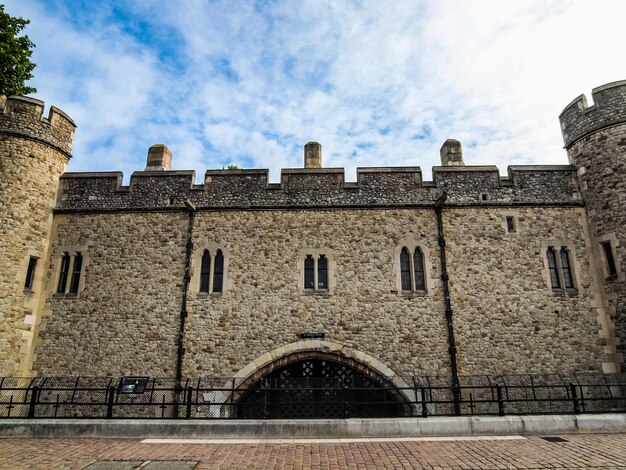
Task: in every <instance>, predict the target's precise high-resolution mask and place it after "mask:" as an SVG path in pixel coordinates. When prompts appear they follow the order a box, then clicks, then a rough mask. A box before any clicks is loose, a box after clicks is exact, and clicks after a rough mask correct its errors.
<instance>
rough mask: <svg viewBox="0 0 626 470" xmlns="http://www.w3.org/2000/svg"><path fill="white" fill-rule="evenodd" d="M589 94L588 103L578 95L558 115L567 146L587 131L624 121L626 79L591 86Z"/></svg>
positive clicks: (625, 114)
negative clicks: (589, 100) (596, 86)
mask: <svg viewBox="0 0 626 470" xmlns="http://www.w3.org/2000/svg"><path fill="white" fill-rule="evenodd" d="M591 95H592V97H593V103H594V104H592V105H591V106H589V105H588V104H587V98H586V97H585V95H580V96H579V97H577V98H576V99H575V100H574V101H572V102H571V103H570V104H569V105H567V106H566V107H565V109H564V110H563V112H562V113H561V115H560V116H559V121H560V122H561V131H562V133H563V141H564V142H565V147H566V148H567V147H569V146H570V145H571V144H572V143H574V142H575V141H576V140H578V139H580V138H581V137H583V136H585V135H587V134H590V133H592V132H594V131H597V130H599V129H602V128H605V127H609V126H612V125H615V124H619V123H624V122H626V80H622V81H618V82H612V83H607V84H606V85H603V86H600V87H598V88H594V89H593V90H592V92H591Z"/></svg>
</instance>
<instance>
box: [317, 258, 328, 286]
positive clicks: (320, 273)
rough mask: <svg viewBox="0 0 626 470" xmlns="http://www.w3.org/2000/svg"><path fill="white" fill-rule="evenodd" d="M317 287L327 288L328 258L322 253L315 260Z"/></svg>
mask: <svg viewBox="0 0 626 470" xmlns="http://www.w3.org/2000/svg"><path fill="white" fill-rule="evenodd" d="M317 288H318V289H328V259H326V256H324V255H320V258H319V260H317Z"/></svg>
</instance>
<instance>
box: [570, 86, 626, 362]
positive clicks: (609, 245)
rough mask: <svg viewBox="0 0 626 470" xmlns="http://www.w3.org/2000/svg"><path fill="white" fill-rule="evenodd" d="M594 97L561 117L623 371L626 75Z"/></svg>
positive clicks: (610, 348)
mask: <svg viewBox="0 0 626 470" xmlns="http://www.w3.org/2000/svg"><path fill="white" fill-rule="evenodd" d="M592 96H593V105H591V106H589V105H588V104H587V100H586V98H585V96H584V95H581V96H579V97H578V98H576V99H575V100H574V101H572V102H571V103H570V104H569V105H568V106H567V107H566V108H565V109H564V110H563V112H562V113H561V115H560V116H559V119H560V121H561V130H562V132H563V140H564V141H565V149H566V150H567V155H568V157H569V161H570V163H571V164H572V165H574V166H575V167H576V168H577V170H578V176H579V180H580V185H581V190H582V195H583V198H584V200H585V203H586V206H587V216H588V223H589V232H590V241H591V245H592V246H591V250H592V254H593V259H594V260H595V266H594V268H595V270H596V273H597V276H596V277H597V279H598V281H597V284H598V286H597V288H598V292H597V294H598V295H599V296H600V298H601V299H602V304H603V305H602V306H598V307H599V308H598V310H599V311H598V314H599V318H601V317H602V316H603V315H604V316H605V317H606V322H605V327H606V328H608V329H611V328H614V329H615V331H614V332H611V331H607V333H608V334H609V335H608V336H606V338H607V340H608V341H607V343H606V346H605V350H606V352H607V353H608V355H609V362H611V363H613V364H614V367H613V369H619V367H620V366H621V369H622V370H623V369H624V356H625V353H626V279H625V275H626V80H624V81H619V82H613V83H608V84H606V85H603V86H601V87H598V88H595V89H594V90H593V91H592ZM603 310H604V311H603ZM600 323H601V324H602V321H600ZM605 327H603V329H604V328H605ZM611 333H613V334H612V335H611ZM611 336H613V337H612V338H611ZM611 343H613V344H611ZM618 365H619V366H618ZM607 369H611V368H610V367H607V368H605V370H606V371H607V372H609V371H610V372H617V370H607Z"/></svg>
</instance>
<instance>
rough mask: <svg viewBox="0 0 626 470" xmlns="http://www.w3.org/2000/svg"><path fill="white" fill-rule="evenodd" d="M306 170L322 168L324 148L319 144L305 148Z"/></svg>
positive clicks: (311, 144)
mask: <svg viewBox="0 0 626 470" xmlns="http://www.w3.org/2000/svg"><path fill="white" fill-rule="evenodd" d="M304 168H322V146H321V145H320V144H318V143H317V142H309V143H308V144H306V145H305V146H304Z"/></svg>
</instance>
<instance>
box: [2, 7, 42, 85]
mask: <svg viewBox="0 0 626 470" xmlns="http://www.w3.org/2000/svg"><path fill="white" fill-rule="evenodd" d="M28 23H30V20H25V19H24V18H19V17H18V18H14V17H12V16H11V15H9V14H8V13H6V12H5V11H4V5H1V4H0V95H27V94H29V93H35V92H36V91H37V90H36V89H35V88H33V87H30V86H26V85H24V82H26V80H30V79H31V78H33V74H32V73H31V72H32V71H33V69H34V68H35V64H33V63H32V62H31V61H30V56H31V54H32V53H33V51H32V48H33V47H35V45H34V44H33V43H32V41H31V40H30V39H28V36H26V35H24V36H18V35H19V33H20V31H22V30H23V29H24V27H25V26H26V25H27V24H28Z"/></svg>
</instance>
